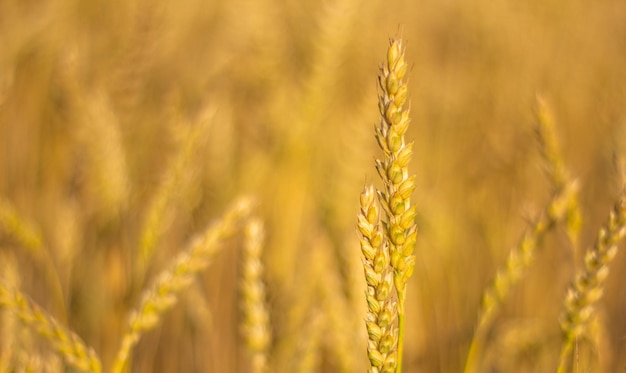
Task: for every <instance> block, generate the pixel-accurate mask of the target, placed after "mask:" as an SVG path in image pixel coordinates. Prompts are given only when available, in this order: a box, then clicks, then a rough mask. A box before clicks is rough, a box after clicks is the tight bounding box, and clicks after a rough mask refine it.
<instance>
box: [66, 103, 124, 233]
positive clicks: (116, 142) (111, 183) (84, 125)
mask: <svg viewBox="0 0 626 373" xmlns="http://www.w3.org/2000/svg"><path fill="white" fill-rule="evenodd" d="M79 92H80V91H79ZM79 104H80V106H79V109H80V117H79V118H80V121H81V126H80V127H79V128H80V131H78V141H79V143H80V145H81V146H82V148H83V149H84V151H85V153H86V154H87V159H88V162H89V165H88V167H87V168H86V173H87V177H86V178H85V180H86V181H87V190H88V192H89V195H90V197H91V201H90V202H91V203H92V204H93V205H94V206H93V209H94V211H95V212H97V215H98V218H99V219H101V220H102V221H104V222H108V221H114V220H116V219H118V217H119V214H120V213H121V212H123V211H124V210H125V208H126V207H127V205H128V196H129V181H128V168H127V165H126V151H125V149H124V143H123V141H122V133H121V130H120V124H119V120H118V118H117V116H116V115H115V113H114V111H113V108H112V107H111V104H110V101H109V97H108V96H107V95H106V94H105V93H104V92H94V93H91V94H87V97H86V98H84V99H81V100H80V101H79Z"/></svg>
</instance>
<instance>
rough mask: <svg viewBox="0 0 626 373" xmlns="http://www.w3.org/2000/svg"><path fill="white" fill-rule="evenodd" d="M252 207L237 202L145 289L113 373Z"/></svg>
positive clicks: (129, 324) (244, 200) (117, 356)
mask: <svg viewBox="0 0 626 373" xmlns="http://www.w3.org/2000/svg"><path fill="white" fill-rule="evenodd" d="M250 209H251V202H250V200H248V199H242V200H240V201H238V202H237V203H235V204H234V206H233V207H231V208H230V209H229V210H228V211H227V212H226V214H225V215H224V216H223V217H222V219H221V220H220V221H219V222H218V223H216V224H215V225H213V226H211V227H210V228H208V229H207V230H206V232H205V233H204V234H203V235H202V236H201V237H199V238H198V239H196V240H194V241H193V242H192V243H191V245H190V246H189V247H188V248H187V249H186V250H185V251H183V252H181V253H180V254H179V255H178V256H177V257H176V259H175V260H174V262H173V263H172V265H171V266H170V267H169V268H167V269H165V270H164V271H162V272H161V273H160V274H159V275H158V276H157V278H156V280H155V281H154V283H153V284H152V285H151V286H150V287H149V288H148V289H146V290H144V292H143V295H142V297H141V302H140V305H139V307H138V308H137V309H136V310H135V311H133V312H132V313H131V314H130V318H129V323H128V330H127V331H126V333H125V335H124V337H123V339H122V344H121V347H120V349H119V351H118V353H117V355H116V358H115V361H114V363H113V370H112V372H113V373H120V372H122V369H123V368H124V365H125V363H126V360H127V359H128V355H129V354H130V351H131V349H132V348H133V347H134V346H135V345H136V344H137V342H138V341H139V338H140V337H141V335H142V333H144V332H145V331H148V330H150V329H152V328H154V327H155V326H156V324H157V323H158V322H159V320H160V318H161V315H162V314H163V313H165V312H166V311H167V310H169V309H170V308H172V306H174V304H175V303H176V301H177V299H178V295H179V293H180V292H182V291H183V290H184V289H186V288H187V287H189V285H190V284H191V282H192V281H193V279H194V275H196V274H197V273H199V272H201V271H203V270H204V269H205V268H206V267H207V266H208V265H209V260H210V259H211V258H212V257H213V255H214V254H215V253H216V252H217V251H218V250H219V248H220V245H219V244H220V243H221V242H222V241H223V240H224V239H225V238H227V237H228V236H230V235H232V234H233V232H234V231H235V228H236V226H237V224H238V223H239V221H240V220H241V219H242V218H244V217H246V216H247V215H248V214H249V212H250Z"/></svg>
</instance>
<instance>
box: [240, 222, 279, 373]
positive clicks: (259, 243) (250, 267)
mask: <svg viewBox="0 0 626 373" xmlns="http://www.w3.org/2000/svg"><path fill="white" fill-rule="evenodd" d="M264 236H265V229H264V228H263V223H262V221H261V220H260V219H258V218H251V219H250V220H249V221H248V222H247V223H246V227H245V243H244V251H243V271H242V272H243V276H242V277H243V278H242V281H241V293H242V302H241V308H242V311H243V324H242V326H241V331H242V334H243V336H244V339H245V342H246V346H247V347H248V350H249V351H250V353H251V359H252V372H254V373H260V372H267V371H268V359H269V347H270V343H271V340H272V335H271V329H270V314H269V307H268V305H267V299H266V291H265V283H264V281H263V268H264V267H263V263H262V262H261V254H262V253H263V242H264Z"/></svg>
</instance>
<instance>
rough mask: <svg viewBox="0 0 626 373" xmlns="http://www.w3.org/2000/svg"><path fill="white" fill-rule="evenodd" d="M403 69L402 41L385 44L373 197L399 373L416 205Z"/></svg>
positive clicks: (380, 80) (415, 237) (400, 369)
mask: <svg viewBox="0 0 626 373" xmlns="http://www.w3.org/2000/svg"><path fill="white" fill-rule="evenodd" d="M407 68H408V66H407V64H406V62H405V61H404V47H403V45H402V40H390V45H389V49H388V51H387V61H386V64H384V65H383V66H381V68H380V75H379V77H378V83H379V88H380V91H379V95H378V108H379V111H380V115H381V119H380V126H379V127H377V128H376V139H377V141H378V145H379V146H380V148H381V149H382V150H383V153H384V157H383V159H377V160H376V169H377V170H378V173H379V175H380V177H381V179H382V180H383V183H384V191H380V192H378V196H379V199H380V202H381V205H382V206H383V208H384V209H385V214H386V216H387V219H386V221H384V222H383V226H384V232H385V236H386V238H387V240H388V242H389V250H390V255H391V266H392V268H393V281H394V285H395V288H396V293H397V296H398V330H399V337H398V366H397V371H398V372H401V371H402V350H403V344H404V341H403V339H404V338H403V336H404V301H405V299H406V284H407V282H408V280H409V278H410V277H411V275H412V274H413V269H414V268H415V255H414V254H413V250H414V248H415V241H416V239H417V225H416V224H415V216H416V212H415V206H411V200H410V196H411V194H412V193H413V191H414V190H415V176H409V170H408V164H409V161H410V160H411V156H412V155H413V142H411V143H409V144H407V143H405V140H404V135H405V133H406V131H407V129H408V127H409V122H410V119H409V109H408V107H407V96H408V88H407V84H406V79H405V75H406V72H407Z"/></svg>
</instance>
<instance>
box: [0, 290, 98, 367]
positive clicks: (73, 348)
mask: <svg viewBox="0 0 626 373" xmlns="http://www.w3.org/2000/svg"><path fill="white" fill-rule="evenodd" d="M0 306H1V307H4V308H6V309H7V310H9V311H11V312H13V313H14V314H15V315H16V316H17V317H18V318H19V319H20V320H21V321H22V323H23V324H24V325H25V326H27V327H29V328H32V329H33V330H34V331H35V332H37V334H39V335H40V336H42V337H43V338H44V339H46V340H47V341H48V342H49V343H50V344H51V345H52V347H53V348H54V350H56V351H57V352H58V353H59V354H60V355H61V356H62V357H63V359H65V361H66V362H67V363H68V364H69V365H71V366H73V367H74V368H76V369H78V370H80V371H83V372H94V373H100V372H101V371H102V367H101V364H100V359H99V358H98V356H97V355H96V353H95V352H94V351H93V349H92V348H91V347H88V346H87V345H85V343H84V342H83V341H82V340H81V339H80V337H78V336H77V335H76V334H75V333H73V332H72V331H70V330H68V329H67V328H65V327H64V326H62V325H60V324H59V323H58V322H57V321H56V320H55V319H54V317H52V316H50V315H48V314H47V313H46V312H45V311H43V310H42V309H41V308H39V306H37V305H36V304H35V303H33V302H32V301H31V300H29V299H27V298H26V296H24V294H22V293H21V292H20V291H18V290H16V289H12V288H10V287H9V286H7V285H5V284H4V283H3V282H0Z"/></svg>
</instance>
